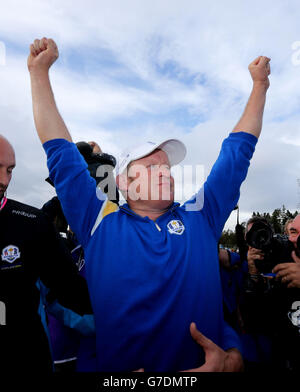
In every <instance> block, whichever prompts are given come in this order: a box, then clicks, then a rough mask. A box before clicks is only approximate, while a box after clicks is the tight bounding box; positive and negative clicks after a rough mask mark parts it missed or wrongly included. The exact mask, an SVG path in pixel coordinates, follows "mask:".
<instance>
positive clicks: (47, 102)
mask: <svg viewBox="0 0 300 392" xmlns="http://www.w3.org/2000/svg"><path fill="white" fill-rule="evenodd" d="M57 58H58V49H57V46H56V44H55V42H54V41H53V40H52V39H47V38H43V39H41V40H39V39H36V40H35V41H34V43H33V44H32V45H31V46H30V54H29V57H28V69H29V72H30V77H31V87H32V97H33V111H34V120H35V124H36V129H37V132H38V135H39V137H40V140H41V142H42V143H43V146H44V149H45V151H46V154H47V157H48V168H49V172H50V178H51V180H52V181H53V182H54V184H55V188H56V191H57V195H58V197H59V199H60V202H61V204H62V207H63V211H64V214H65V216H66V218H67V220H68V223H69V224H70V226H71V227H72V229H73V231H74V232H75V234H76V236H77V238H78V240H79V242H80V244H81V245H82V246H83V248H84V252H85V259H86V278H87V282H88V287H89V292H90V297H91V302H92V307H93V311H94V316H95V325H96V340H97V347H96V350H97V370H98V371H132V370H137V369H144V370H145V371H181V370H198V371H239V370H241V369H242V367H243V362H242V357H241V354H240V351H239V349H238V348H239V339H238V336H237V334H236V333H235V332H234V331H233V329H232V328H230V327H229V325H227V324H226V323H225V322H224V317H223V309H222V290H221V283H220V275H219V263H218V252H217V242H218V239H219V238H220V235H221V232H222V228H223V226H224V224H225V222H226V220H227V218H228V216H229V214H230V213H231V211H232V209H233V207H234V206H235V205H236V204H237V201H238V198H239V189H240V186H241V183H242V182H243V181H244V179H245V177H246V175H247V170H248V167H249V163H250V159H251V157H252V154H253V152H254V149H255V145H256V142H257V138H258V136H259V134H260V132H261V127H262V116H263V109H264V104H265V98H266V92H267V89H268V87H269V79H268V75H269V73H270V68H269V61H270V59H269V58H267V57H263V56H260V57H258V58H257V59H255V60H254V61H253V62H252V63H251V64H250V66H249V69H250V73H251V76H252V79H253V90H252V92H251V95H250V98H249V101H248V104H247V106H246V109H245V111H244V114H243V116H242V117H241V119H240V121H239V122H238V124H237V125H236V127H235V128H234V130H233V132H232V133H231V134H230V135H229V136H228V137H227V138H226V139H225V140H224V142H223V144H222V148H221V152H220V155H219V157H218V159H217V161H216V163H215V165H214V166H213V168H212V170H211V173H210V175H209V176H208V178H207V180H206V182H205V184H204V187H203V188H202V189H201V190H200V191H199V192H198V193H197V194H196V195H195V197H193V198H192V199H191V200H189V201H188V202H186V203H185V204H184V205H182V206H181V205H180V204H179V203H175V202H174V179H173V177H172V176H171V174H170V167H171V166H172V165H174V164H177V163H179V162H180V161H181V160H182V159H183V158H184V156H185V153H186V150H185V147H184V145H183V143H182V142H180V141H178V140H175V139H169V140H165V141H164V142H163V143H154V142H146V143H145V144H143V145H141V146H138V147H136V148H132V149H130V150H127V151H126V152H125V154H124V155H123V158H122V159H121V160H120V162H119V165H118V175H117V179H116V180H117V184H118V187H119V189H120V190H121V191H122V192H123V194H124V195H125V196H126V199H127V203H126V204H124V205H122V206H120V207H118V206H116V204H114V203H112V202H110V201H109V200H108V199H106V198H105V197H104V196H103V197H100V198H99V197H97V196H96V193H95V180H94V179H92V178H91V177H90V176H89V174H88V171H87V165H86V164H85V162H84V160H83V159H81V157H80V156H79V152H78V150H77V148H76V145H75V144H74V143H73V142H72V138H71V135H70V133H69V132H68V130H67V128H66V126H65V124H64V122H63V119H62V118H61V116H60V114H59V112H58V110H57V107H56V104H55V100H54V96H53V93H52V89H51V85H50V80H49V68H50V66H51V65H52V64H53V63H54V62H55V61H56V59H57ZM153 193H154V196H155V197H153ZM196 326H197V327H198V328H199V330H198V328H197V327H196ZM200 330H201V332H200Z"/></svg>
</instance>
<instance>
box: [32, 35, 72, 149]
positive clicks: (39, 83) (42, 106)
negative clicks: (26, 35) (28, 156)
mask: <svg viewBox="0 0 300 392" xmlns="http://www.w3.org/2000/svg"><path fill="white" fill-rule="evenodd" d="M57 58H58V49H57V46H56V44H55V42H54V41H53V40H52V39H47V38H42V39H41V40H39V39H36V40H35V41H34V43H33V44H31V45H30V54H29V56H28V60H27V65H28V70H29V73H30V79H31V90H32V104H33V115H34V121H35V126H36V130H37V133H38V135H39V138H40V140H41V142H42V143H45V142H47V141H48V140H52V139H66V140H68V141H70V142H71V141H72V138H71V135H70V133H69V131H68V129H67V127H66V125H65V123H64V121H63V119H62V117H61V115H60V114H59V112H58V109H57V107H56V103H55V99H54V95H53V92H52V89H51V84H50V79H49V69H50V67H51V65H52V64H53V63H54V62H55V61H56V60H57Z"/></svg>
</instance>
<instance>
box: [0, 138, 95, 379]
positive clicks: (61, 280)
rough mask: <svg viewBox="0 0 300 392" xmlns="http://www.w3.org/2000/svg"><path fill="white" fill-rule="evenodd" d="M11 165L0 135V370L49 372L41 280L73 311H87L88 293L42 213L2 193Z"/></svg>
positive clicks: (52, 298)
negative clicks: (0, 312) (0, 313)
mask: <svg viewBox="0 0 300 392" xmlns="http://www.w3.org/2000/svg"><path fill="white" fill-rule="evenodd" d="M15 165H16V162H15V153H14V150H13V148H12V146H11V144H10V143H9V142H8V140H6V139H5V138H4V137H3V136H0V222H1V226H0V252H1V259H0V302H1V304H2V307H1V310H2V313H3V314H2V316H3V317H0V320H1V325H0V347H1V350H0V361H1V363H0V364H1V372H5V371H13V372H16V371H17V372H19V371H28V372H30V373H34V374H36V373H37V372H48V371H50V372H51V371H52V369H53V368H52V358H51V352H50V347H49V343H48V333H47V329H46V325H45V324H46V323H45V321H46V320H45V314H44V310H43V306H41V305H42V303H41V293H40V287H41V283H42V284H43V285H44V286H45V287H47V289H48V294H47V300H48V302H49V303H52V302H54V301H56V300H57V301H59V302H60V303H61V305H62V306H65V307H68V308H70V309H72V310H73V311H74V312H76V313H78V314H85V313H86V312H90V302H89V293H88V290H87V286H86V282H85V280H84V279H83V278H82V277H80V276H79V274H78V272H77V270H76V268H75V266H74V263H73V262H72V259H71V257H70V254H69V252H68V251H67V249H66V247H65V246H64V244H63V243H62V241H61V239H60V237H59V235H58V233H57V232H56V230H55V228H54V226H53V224H52V223H51V222H50V220H49V219H48V217H47V216H46V215H45V214H44V213H43V212H42V211H40V210H38V209H37V208H34V207H31V206H29V205H26V204H23V203H20V202H18V201H15V200H11V199H8V198H7V197H6V190H7V188H8V185H9V183H10V180H11V177H12V171H13V169H14V167H15Z"/></svg>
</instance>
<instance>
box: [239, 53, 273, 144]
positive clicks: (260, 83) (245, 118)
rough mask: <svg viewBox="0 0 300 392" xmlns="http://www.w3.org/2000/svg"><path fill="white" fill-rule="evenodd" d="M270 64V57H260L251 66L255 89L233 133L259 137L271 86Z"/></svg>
mask: <svg viewBox="0 0 300 392" xmlns="http://www.w3.org/2000/svg"><path fill="white" fill-rule="evenodd" d="M269 62H270V59H269V58H268V57H265V56H259V57H257V58H256V59H255V60H254V61H253V62H252V63H251V64H250V65H249V71H250V74H251V77H252V80H253V89H252V92H251V94H250V97H249V100H248V103H247V106H246V108H245V110H244V113H243V115H242V117H241V119H240V120H239V122H238V123H237V124H236V126H235V127H234V129H233V131H232V132H240V131H243V132H247V133H251V134H252V135H254V136H256V137H259V135H260V132H261V128H262V118H263V112H264V107H265V101H266V93H267V90H268V88H269V85H270V82H269V78H268V76H269V75H270V73H271V72H270V64H269Z"/></svg>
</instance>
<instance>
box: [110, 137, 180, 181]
mask: <svg viewBox="0 0 300 392" xmlns="http://www.w3.org/2000/svg"><path fill="white" fill-rule="evenodd" d="M156 149H160V150H163V151H165V153H166V154H167V156H168V159H169V162H170V166H174V165H177V164H178V163H180V162H181V161H182V160H183V159H184V158H185V155H186V147H185V145H184V144H183V143H182V142H181V141H180V140H178V139H167V140H165V141H163V142H160V143H155V142H145V143H143V144H139V145H137V146H135V147H131V148H128V149H127V150H125V151H123V152H122V154H121V155H120V159H119V162H118V165H117V168H116V172H117V175H118V174H121V173H123V171H124V170H125V169H126V168H127V166H128V165H129V163H130V162H132V161H135V160H137V159H140V158H143V157H145V156H147V155H149V154H150V153H151V152H152V151H154V150H156Z"/></svg>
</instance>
